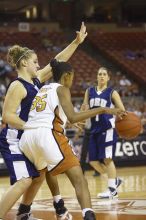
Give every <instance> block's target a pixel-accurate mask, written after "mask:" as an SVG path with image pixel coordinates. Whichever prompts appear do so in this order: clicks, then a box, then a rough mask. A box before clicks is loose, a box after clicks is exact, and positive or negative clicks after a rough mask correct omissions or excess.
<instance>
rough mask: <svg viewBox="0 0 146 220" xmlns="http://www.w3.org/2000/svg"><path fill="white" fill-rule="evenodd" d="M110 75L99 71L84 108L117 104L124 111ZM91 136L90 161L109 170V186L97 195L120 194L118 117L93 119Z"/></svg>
mask: <svg viewBox="0 0 146 220" xmlns="http://www.w3.org/2000/svg"><path fill="white" fill-rule="evenodd" d="M109 80H110V74H109V71H108V69H107V68H105V67H101V68H99V70H98V72H97V82H98V84H97V86H95V87H90V88H88V89H87V90H86V92H85V96H84V101H83V106H84V108H85V106H86V108H90V109H93V108H96V107H109V108H113V107H114V106H115V107H117V108H120V109H121V110H125V108H124V105H123V103H122V101H121V98H120V96H119V94H118V92H117V91H115V90H114V89H112V88H110V87H108V81H109ZM90 132H91V135H90V141H89V163H90V165H91V166H92V167H93V168H94V169H95V170H96V171H98V172H99V173H100V174H104V173H107V176H108V189H107V190H106V191H105V192H102V193H99V194H98V195H97V197H98V198H113V197H118V193H117V188H118V187H119V185H120V184H121V182H122V180H121V179H120V178H117V174H116V168H115V164H114V161H113V159H112V158H113V155H114V150H115V147H116V142H117V134H116V131H115V117H114V116H112V115H109V114H103V115H97V116H96V117H93V118H91V130H90Z"/></svg>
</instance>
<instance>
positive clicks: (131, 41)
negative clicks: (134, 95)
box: [89, 32, 146, 83]
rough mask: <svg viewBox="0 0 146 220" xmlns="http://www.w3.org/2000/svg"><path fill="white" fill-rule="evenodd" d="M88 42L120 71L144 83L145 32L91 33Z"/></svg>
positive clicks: (145, 61) (145, 78) (145, 59)
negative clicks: (116, 65)
mask: <svg viewBox="0 0 146 220" xmlns="http://www.w3.org/2000/svg"><path fill="white" fill-rule="evenodd" d="M89 40H90V42H92V44H93V45H94V46H95V48H98V49H99V50H100V51H101V52H103V53H104V54H105V55H106V56H108V58H110V59H111V60H112V61H114V62H116V64H118V65H119V67H120V68H121V69H123V70H124V71H126V72H128V73H129V74H132V76H133V77H135V79H136V80H138V81H139V82H141V83H145V82H146V71H145V66H146V51H145V48H146V33H145V32H130V33H129V32H127V33H125V32H124V33H123V32H118V33H111V32H109V33H102V32H92V33H90V34H89Z"/></svg>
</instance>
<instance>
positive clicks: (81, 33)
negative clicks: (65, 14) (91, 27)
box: [76, 22, 88, 44]
mask: <svg viewBox="0 0 146 220" xmlns="http://www.w3.org/2000/svg"><path fill="white" fill-rule="evenodd" d="M76 34H77V37H76V41H77V43H78V44H81V43H82V42H83V41H84V39H85V38H86V37H87V35H88V33H87V32H86V26H85V24H84V22H82V24H81V28H80V31H76Z"/></svg>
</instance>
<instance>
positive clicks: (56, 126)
mask: <svg viewBox="0 0 146 220" xmlns="http://www.w3.org/2000/svg"><path fill="white" fill-rule="evenodd" d="M54 115H55V118H54V120H53V130H55V131H58V132H60V133H63V132H64V129H63V128H62V126H61V125H63V121H62V120H61V118H60V117H59V110H58V106H57V107H56V108H55V110H54Z"/></svg>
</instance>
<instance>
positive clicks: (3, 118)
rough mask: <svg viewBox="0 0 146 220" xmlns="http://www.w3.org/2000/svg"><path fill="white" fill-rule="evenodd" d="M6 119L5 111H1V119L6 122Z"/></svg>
mask: <svg viewBox="0 0 146 220" xmlns="http://www.w3.org/2000/svg"><path fill="white" fill-rule="evenodd" d="M6 119H7V114H6V113H5V112H3V114H2V121H3V122H5V123H6Z"/></svg>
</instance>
